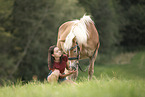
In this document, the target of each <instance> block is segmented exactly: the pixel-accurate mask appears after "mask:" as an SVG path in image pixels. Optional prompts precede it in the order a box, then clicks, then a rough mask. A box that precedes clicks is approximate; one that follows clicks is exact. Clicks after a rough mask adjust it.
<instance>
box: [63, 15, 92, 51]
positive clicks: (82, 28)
mask: <svg viewBox="0 0 145 97" xmlns="http://www.w3.org/2000/svg"><path fill="white" fill-rule="evenodd" d="M73 22H74V25H73V26H72V28H71V31H70V33H69V34H68V36H67V37H66V40H65V43H64V48H65V49H66V50H68V49H70V48H71V46H72V39H73V38H74V37H75V38H76V40H77V42H78V44H86V43H87V37H88V36H89V34H88V30H87V25H88V24H89V23H90V22H93V21H92V19H91V18H90V16H86V15H84V16H83V17H82V18H81V19H80V20H75V21H73Z"/></svg>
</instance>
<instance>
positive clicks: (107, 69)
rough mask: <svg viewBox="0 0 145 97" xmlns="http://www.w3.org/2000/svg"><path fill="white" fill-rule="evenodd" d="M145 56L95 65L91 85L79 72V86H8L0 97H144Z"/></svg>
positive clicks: (138, 55)
mask: <svg viewBox="0 0 145 97" xmlns="http://www.w3.org/2000/svg"><path fill="white" fill-rule="evenodd" d="M121 56H123V55H121ZM144 56H145V52H139V53H135V54H134V55H132V54H131V58H130V57H129V58H128V59H129V60H127V59H126V58H123V59H122V60H121V57H120V56H117V57H116V58H119V60H120V61H123V60H124V59H125V61H126V60H127V62H122V63H123V64H121V63H115V62H114V63H110V64H109V63H108V64H105V65H96V66H95V73H94V77H93V79H92V80H91V81H88V80H87V75H88V74H87V72H85V73H84V72H79V78H78V80H77V85H72V84H53V85H52V84H48V83H47V82H39V81H36V82H33V81H32V82H29V83H28V84H24V85H22V83H21V82H18V83H17V84H15V85H5V86H3V87H0V97H145V71H144V70H145V57H144ZM116 60H117V59H116Z"/></svg>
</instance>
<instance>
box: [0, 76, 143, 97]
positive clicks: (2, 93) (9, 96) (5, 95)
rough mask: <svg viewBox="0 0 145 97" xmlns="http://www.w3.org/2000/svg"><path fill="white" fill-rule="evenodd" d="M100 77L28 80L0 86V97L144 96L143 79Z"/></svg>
mask: <svg viewBox="0 0 145 97" xmlns="http://www.w3.org/2000/svg"><path fill="white" fill-rule="evenodd" d="M105 77H106V75H102V78H100V79H96V78H93V80H91V81H88V80H87V79H85V78H84V79H83V80H82V81H80V82H77V84H76V85H74V84H49V83H45V82H44V83H42V82H30V83H28V84H25V85H20V84H19V85H11V86H5V87H1V88H0V97H144V96H145V92H144V91H145V82H144V81H143V80H124V79H123V80H121V79H117V78H109V77H107V78H105Z"/></svg>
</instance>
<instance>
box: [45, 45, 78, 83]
mask: <svg viewBox="0 0 145 97" xmlns="http://www.w3.org/2000/svg"><path fill="white" fill-rule="evenodd" d="M48 67H49V69H50V72H49V74H48V77H47V81H48V82H49V83H57V82H70V83H73V82H72V81H70V80H67V79H66V77H67V76H69V75H71V74H73V73H75V72H76V71H74V70H73V71H70V68H69V63H68V57H67V55H65V54H62V51H61V50H60V49H59V48H58V47H56V46H51V47H50V48H49V51H48ZM65 68H66V69H67V70H69V73H67V74H65V73H64V71H65Z"/></svg>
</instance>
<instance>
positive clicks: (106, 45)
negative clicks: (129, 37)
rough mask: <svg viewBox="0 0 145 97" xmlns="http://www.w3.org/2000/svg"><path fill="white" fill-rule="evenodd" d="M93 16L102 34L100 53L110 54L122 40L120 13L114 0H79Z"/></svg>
mask: <svg viewBox="0 0 145 97" xmlns="http://www.w3.org/2000/svg"><path fill="white" fill-rule="evenodd" d="M79 3H80V4H81V5H83V6H84V8H86V11H87V12H88V13H90V14H91V15H92V16H93V19H94V22H95V25H96V28H97V29H98V32H99V35H100V49H99V51H100V53H104V54H108V53H110V52H112V51H114V48H115V47H116V45H118V43H119V42H120V35H119V23H118V22H117V20H118V15H117V13H116V9H115V6H114V1H113V0H103V2H102V0H79Z"/></svg>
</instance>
